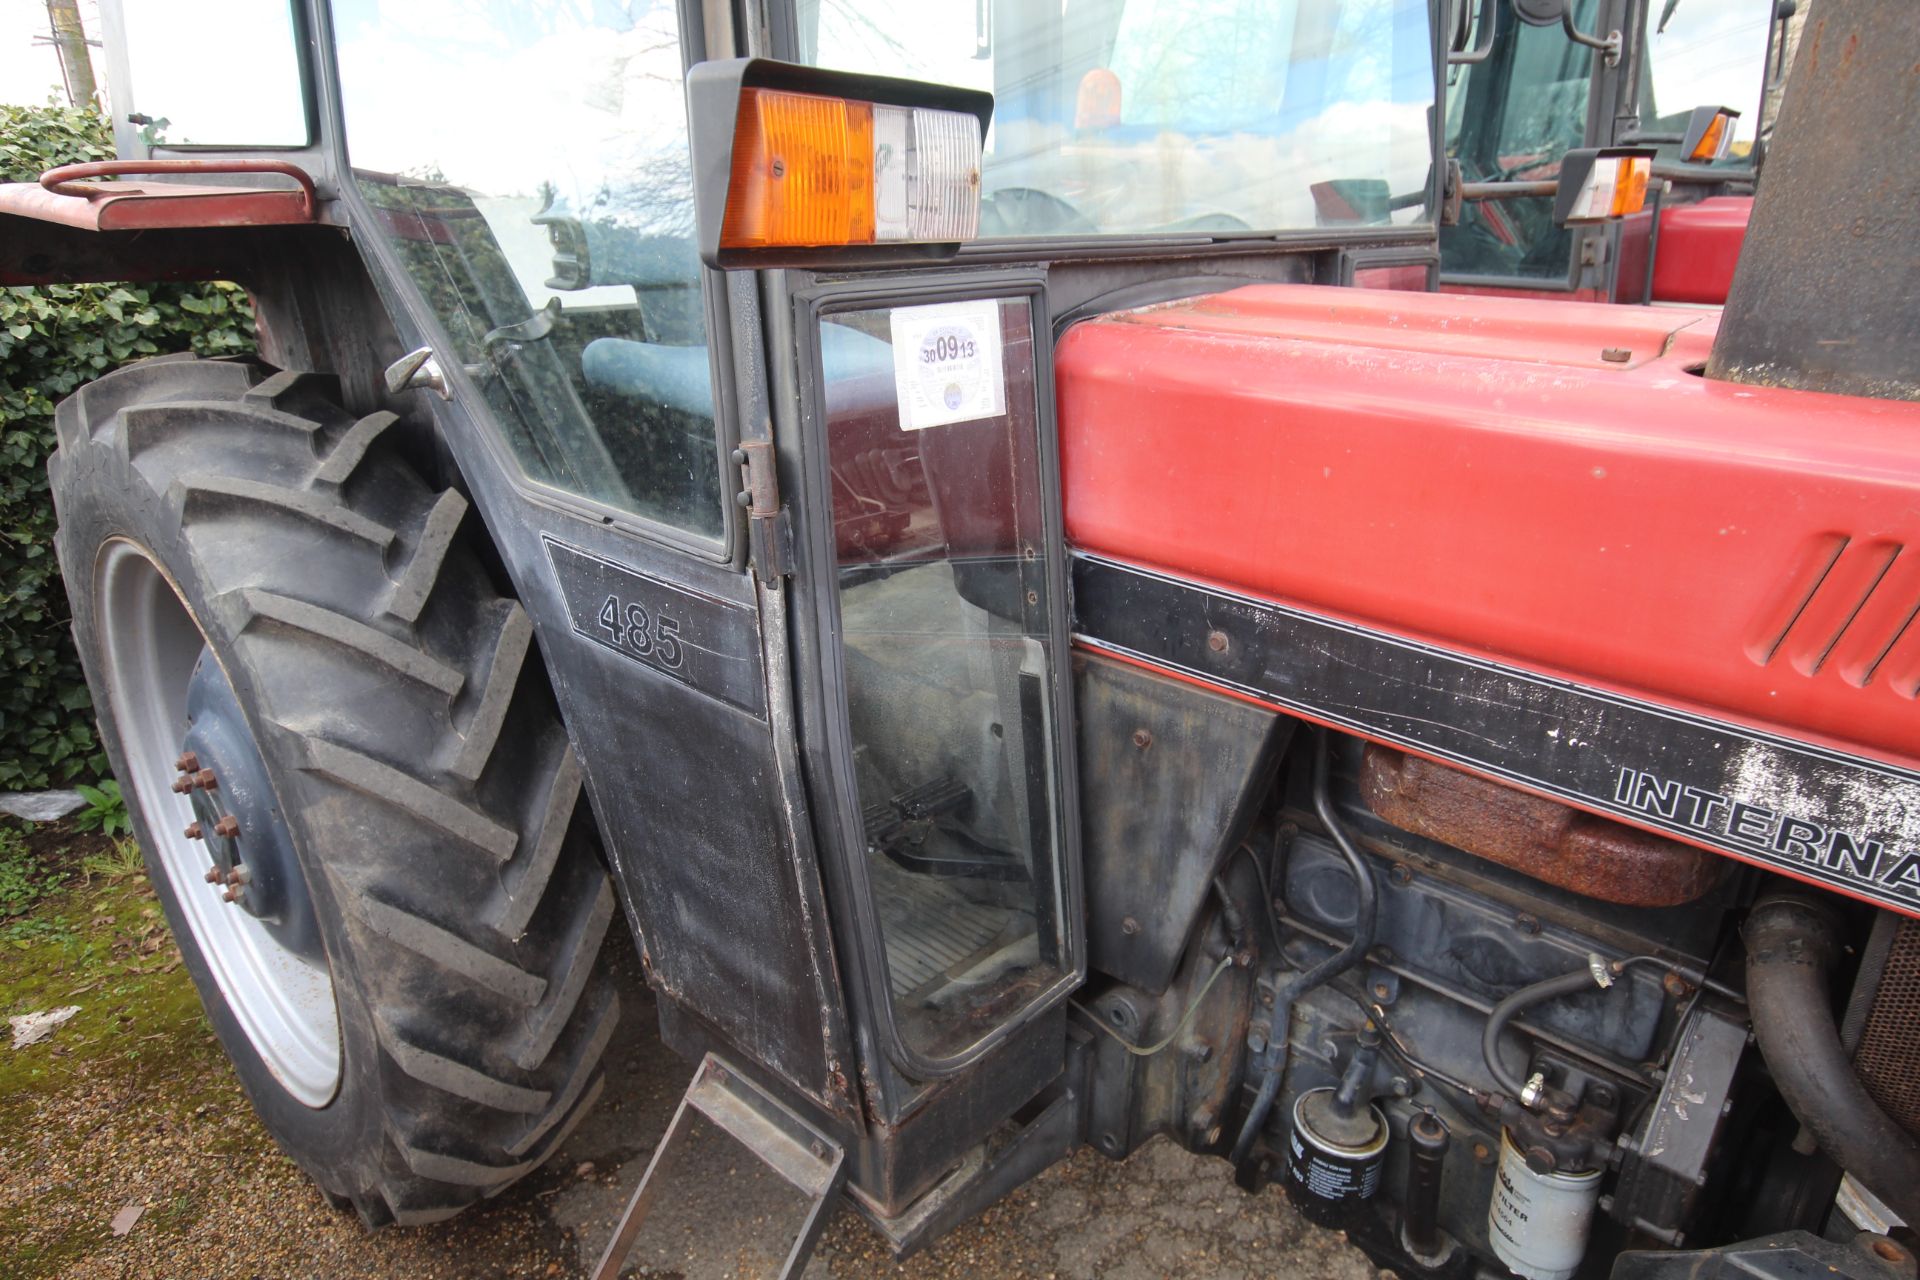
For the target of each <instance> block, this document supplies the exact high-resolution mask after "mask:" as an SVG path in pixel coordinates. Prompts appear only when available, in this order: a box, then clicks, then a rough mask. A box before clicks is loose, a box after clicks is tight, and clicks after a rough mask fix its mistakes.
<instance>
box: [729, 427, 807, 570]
mask: <svg viewBox="0 0 1920 1280" xmlns="http://www.w3.org/2000/svg"><path fill="white" fill-rule="evenodd" d="M733 461H734V463H735V465H737V466H738V467H739V468H740V483H741V485H742V486H743V487H742V488H741V490H740V492H739V493H737V494H735V495H734V498H733V500H734V501H735V502H737V503H738V504H739V505H740V506H741V508H742V509H744V510H745V511H746V513H747V555H748V557H749V558H750V559H751V560H752V562H753V567H754V569H755V571H756V572H758V573H759V575H760V579H761V581H763V582H767V583H770V584H774V585H777V584H778V582H779V580H780V579H781V578H784V577H786V576H787V575H788V574H790V573H792V572H793V523H792V521H791V520H789V519H788V518H787V509H786V508H785V507H783V506H781V505H780V477H779V475H778V473H777V472H776V471H775V469H774V457H773V442H772V441H771V440H747V441H744V442H742V444H741V445H740V447H739V448H738V449H735V450H734V451H733Z"/></svg>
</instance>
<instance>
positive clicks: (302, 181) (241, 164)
mask: <svg viewBox="0 0 1920 1280" xmlns="http://www.w3.org/2000/svg"><path fill="white" fill-rule="evenodd" d="M159 173H197V174H220V173H277V174H280V175H282V176H283V177H288V178H292V179H293V180H294V181H295V182H296V183H298V184H299V186H300V203H301V208H302V211H303V212H304V213H305V214H306V216H307V217H308V218H309V219H310V218H312V217H313V211H314V208H315V207H316V205H317V204H318V202H319V197H318V196H317V195H316V194H315V192H314V189H313V179H312V178H310V177H308V176H307V171H306V170H305V169H302V168H301V167H300V166H299V165H295V164H289V163H287V162H286V161H285V160H240V159H223V160H213V159H208V160H93V161H89V162H87V163H86V164H63V165H61V166H60V167H59V168H57V169H49V170H47V171H46V172H45V173H43V174H41V175H40V185H41V186H42V187H45V188H46V189H47V190H48V191H50V192H52V193H53V194H54V195H58V196H81V197H84V198H87V199H91V198H93V197H95V196H104V195H112V194H113V188H112V187H110V186H96V185H89V184H87V183H86V182H85V181H84V180H85V179H87V178H113V177H132V176H137V175H140V174H159Z"/></svg>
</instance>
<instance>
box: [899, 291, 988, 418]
mask: <svg viewBox="0 0 1920 1280" xmlns="http://www.w3.org/2000/svg"><path fill="white" fill-rule="evenodd" d="M891 319H892V322H893V382H894V390H895V391H896V393H897V394H898V395H899V398H900V429H901V430H902V431H924V430H925V429H926V428H928V427H944V426H946V425H947V424H948V423H952V422H972V421H974V420H975V419H978V418H997V417H999V416H1000V415H1001V414H1004V413H1005V412H1006V411H1007V372H1006V368H1005V366H1004V365H1002V364H1001V361H1000V304H999V303H997V302H995V301H993V300H992V299H990V298H989V299H986V300H983V301H977V302H940V303H935V304H934V305H932V306H928V307H895V308H894V310H893V313H892V316H891Z"/></svg>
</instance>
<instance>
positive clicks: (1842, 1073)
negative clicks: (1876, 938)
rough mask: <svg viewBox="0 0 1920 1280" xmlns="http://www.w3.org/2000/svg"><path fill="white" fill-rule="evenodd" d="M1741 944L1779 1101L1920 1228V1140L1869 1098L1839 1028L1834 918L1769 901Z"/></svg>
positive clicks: (1790, 901) (1757, 1028)
mask: <svg viewBox="0 0 1920 1280" xmlns="http://www.w3.org/2000/svg"><path fill="white" fill-rule="evenodd" d="M1741 936H1742V937H1743V938H1744V939H1745V940H1746V944H1747V1006H1748V1011H1749V1013H1750V1014H1751V1015H1752V1018H1753V1036H1754V1039H1755V1040H1756V1041H1757V1042H1758V1043H1759V1045H1760V1056H1761V1057H1762V1058H1764V1059H1765V1060H1766V1063H1767V1070H1768V1071H1769V1072H1770V1073H1771V1074H1772V1076H1773V1083H1774V1085H1775V1086H1776V1087H1777V1088H1778V1089H1779V1090H1780V1096H1781V1097H1782V1098H1785V1099H1786V1102H1787V1106H1788V1107H1789V1108H1790V1109H1791V1110H1792V1111H1793V1114H1794V1117H1795V1118H1796V1119H1798V1120H1799V1121H1800V1123H1801V1124H1803V1125H1805V1126H1806V1127H1807V1130H1808V1132H1810V1133H1811V1134H1812V1135H1813V1138H1814V1141H1815V1142H1817V1143H1819V1144H1820V1149H1821V1150H1822V1151H1824V1152H1826V1153H1827V1155H1828V1156H1829V1157H1831V1158H1832V1159H1833V1161H1834V1163H1836V1164H1838V1165H1839V1166H1840V1167H1841V1168H1842V1169H1844V1170H1846V1171H1847V1172H1848V1173H1850V1174H1852V1175H1853V1176H1854V1177H1855V1178H1857V1179H1858V1180H1859V1181H1861V1182H1862V1183H1865V1184H1866V1186H1867V1189H1868V1190H1870V1191H1872V1192H1873V1193H1874V1194H1875V1195H1877V1196H1879V1197H1880V1199H1881V1200H1882V1201H1884V1202H1885V1203H1886V1205H1887V1207H1888V1208H1890V1209H1892V1210H1893V1211H1894V1212H1895V1213H1897V1214H1899V1215H1900V1216H1901V1217H1902V1218H1904V1219H1905V1220H1906V1221H1908V1222H1920V1141H1916V1140H1915V1138H1914V1136H1913V1135H1912V1134H1910V1133H1908V1132H1907V1131H1906V1130H1905V1129H1903V1128H1901V1127H1900V1126H1899V1124H1897V1123H1896V1122H1895V1121H1894V1120H1893V1119H1892V1118H1891V1117H1890V1116H1888V1115H1887V1113H1886V1112H1884V1111H1882V1110H1881V1109H1880V1106H1879V1104H1878V1103H1876V1102H1875V1101H1874V1100H1873V1099H1872V1098H1871V1097H1869V1096H1868V1095H1867V1091H1866V1089H1865V1088H1864V1087H1863V1086H1862V1085H1861V1083H1860V1077H1859V1076H1858V1075H1856V1074H1855V1073H1854V1070H1853V1063H1852V1062H1851V1061H1850V1060H1849V1059H1848V1057H1847V1052H1846V1050H1845V1049H1844V1048H1843V1047H1842V1046H1841V1044H1840V1033H1839V1032H1838V1031H1837V1030H1836V1029H1835V1028H1834V1025H1833V1006H1832V1001H1831V998H1830V992H1831V990H1832V986H1831V982H1830V979H1831V976H1832V969H1833V962H1834V960H1835V958H1836V957H1837V956H1838V955H1839V954H1840V942H1839V936H1838V932H1837V929H1836V927H1835V923H1834V920H1833V917H1832V916H1830V915H1829V914H1828V913H1827V912H1826V910H1825V909H1823V908H1821V907H1819V906H1816V905H1815V904H1814V903H1812V902H1809V901H1807V900H1806V899H1803V898H1791V897H1780V898H1767V899H1763V900H1762V901H1761V902H1760V903H1759V904H1758V905H1756V906H1755V907H1754V909H1753V913H1752V914H1751V915H1749V916H1748V917H1747V923H1746V925H1745V927H1744V928H1743V929H1742V930H1741Z"/></svg>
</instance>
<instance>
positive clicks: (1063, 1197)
mask: <svg viewBox="0 0 1920 1280" xmlns="http://www.w3.org/2000/svg"><path fill="white" fill-rule="evenodd" d="M631 965H632V961H631V955H630V953H629V954H628V958H627V960H626V966H627V967H628V968H631ZM173 976H174V977H175V978H179V979H181V980H184V975H180V974H175V975H173ZM652 1026H653V1011H652V1007H651V1002H650V1000H649V998H648V996H647V995H646V993H645V992H644V990H636V991H635V992H634V993H633V995H632V996H630V997H629V998H628V1002H627V1014H626V1017H625V1018H624V1019H623V1025H622V1036H621V1039H620V1040H619V1041H617V1042H616V1044H615V1045H614V1047H613V1049H612V1050H611V1052H610V1053H609V1057H608V1061H609V1062H610V1063H611V1064H613V1067H612V1071H611V1075H610V1080H609V1088H608V1090H607V1093H606V1096H605V1099H604V1100H603V1101H602V1103H601V1105H600V1107H599V1108H598V1109H597V1110H596V1111H595V1112H594V1113H593V1115H592V1117H591V1118H590V1119H589V1120H588V1121H587V1122H586V1123H585V1124H583V1125H581V1126H580V1128H579V1129H578V1130H577V1131H576V1132H575V1134H574V1135H573V1136H572V1137H571V1138H570V1139H569V1141H568V1143H567V1145H566V1147H565V1148H564V1149H563V1150H562V1152H561V1153H560V1155H559V1156H558V1157H557V1158H556V1159H555V1160H554V1161H553V1162H551V1163H550V1164H549V1165H547V1166H546V1167H545V1168H544V1169H542V1170H541V1171H539V1172H537V1173H535V1174H534V1175H533V1176H531V1177H530V1178H528V1179H527V1180H526V1181H524V1182H522V1183H520V1184H519V1185H518V1186H516V1187H514V1188H512V1189H511V1190H509V1191H508V1192H506V1193H505V1194H503V1195H502V1196H500V1197H499V1198H498V1199H497V1200H495V1201H493V1202H491V1203H489V1204H487V1205H484V1206H482V1207H480V1208H478V1209H476V1210H472V1211H469V1212H468V1213H467V1214H464V1215H463V1216H461V1217H460V1218H458V1219H456V1220H454V1221H453V1222H451V1223H447V1224H443V1225H441V1226H437V1227H430V1228H417V1229H394V1230H387V1231H382V1232H376V1233H372V1234H369V1233H368V1232H366V1231H364V1230H363V1229H362V1228H361V1226H360V1224H359V1222H358V1220H357V1219H355V1218H354V1217H353V1216H352V1215H351V1214H346V1213H341V1212H338V1211H335V1210H333V1209H331V1208H329V1207H328V1206H327V1205H326V1203H325V1202H324V1201H323V1200H322V1199H321V1198H320V1196H319V1194H318V1193H317V1192H316V1191H315V1190H314V1188H313V1187H312V1185H311V1184H310V1183H308V1182H307V1180H306V1179H305V1177H304V1176H303V1175H302V1174H301V1173H300V1172H299V1170H298V1169H297V1168H295V1167H294V1165H293V1164H292V1162H291V1161H289V1160H288V1159H287V1158H286V1157H284V1156H282V1155H281V1154H279V1152H278V1151H277V1150H275V1148H274V1147H273V1145H272V1143H271V1141H270V1140H269V1139H267V1137H266V1136H265V1134H264V1132H263V1131H262V1130H261V1129H260V1127H259V1125H258V1123H257V1122H256V1121H255V1119H254V1117H253V1113H252V1111H251V1110H250V1109H249V1108H248V1107H247V1105H246V1102H245V1100H244V1099H243V1098H242V1096H241V1094H240V1091H239V1088H238V1086H237V1085H236V1084H235V1082H234V1079H233V1076H232V1073H231V1072H230V1071H229V1070H228V1068H227V1066H226V1063H225V1059H224V1058H223V1057H222V1056H221V1055H220V1051H219V1047H218V1045H217V1044H216V1043H215V1042H214V1041H213V1038H212V1036H211V1033H210V1032H208V1031H207V1029H206V1027H205V1024H204V1022H203V1021H202V1020H200V1019H199V1018H198V1016H197V1015H193V1014H183V1015H182V1016H181V1018H180V1019H179V1021H178V1023H177V1025H174V1026H171V1027H162V1028H160V1029H158V1030H149V1029H146V1028H138V1030H140V1031H141V1032H142V1034H143V1035H144V1036H145V1041H144V1042H143V1043H144V1044H145V1047H146V1050H147V1052H146V1054H145V1055H144V1060H143V1061H141V1062H134V1063H131V1064H130V1063H128V1062H127V1061H126V1060H125V1058H124V1057H123V1058H120V1059H113V1060H94V1059H87V1060H81V1061H77V1062H75V1061H70V1060H68V1059H65V1058H62V1057H61V1056H58V1055H57V1054H54V1055H52V1056H50V1057H49V1059H48V1066H49V1070H48V1071H47V1072H46V1073H45V1076H44V1081H43V1082H42V1083H40V1084H38V1085H36V1086H35V1087H33V1088H31V1089H29V1090H25V1091H23V1093H24V1094H25V1096H14V1097H4V1096H0V1272H4V1273H8V1274H20V1275H33V1276H55V1275H57V1276H72V1277H168V1278H172V1277H276V1278H277V1277H288V1278H293V1277H301V1278H306V1277H339V1278H341V1280H346V1278H348V1277H396V1278H397V1277H408V1278H409V1280H430V1278H434V1277H445V1278H448V1280H453V1278H458V1280H491V1278H495V1277H498V1278H500V1280H506V1278H508V1277H512V1278H515V1280H518V1278H520V1277H549V1276H552V1277H561V1276H568V1277H571V1276H582V1275H585V1274H586V1272H587V1269H588V1268H590V1267H591V1266H592V1264H593V1262H594V1261H595V1259H596V1257H597V1254H598V1251H599V1249H600V1246H601V1244H602V1242H604V1241H605V1239H606V1238H607V1236H608V1234H609V1233H610V1231H611V1229H612V1221H613V1217H614V1215H615V1214H616V1213H617V1212H618V1211H619V1209H620V1207H621V1206H622V1205H623V1204H624V1203H625V1200H626V1197H627V1194H628V1193H629V1191H630V1190H631V1189H632V1187H633V1185H634V1183H635V1182H637V1181H638V1179H639V1177H640V1174H641V1172H642V1171H643V1170H644V1168H645V1166H646V1158H647V1156H648V1154H649V1153H650V1151H651V1149H652V1146H653V1144H654V1142H655V1141H656V1140H657V1139H658V1137H659V1135H660V1134H661V1133H662V1131H663V1130H664V1129H665V1127H666V1124H667V1122H668V1120H669V1119H670V1118H671V1116H672V1113H673V1109H674V1106H675V1105H676V1103H677V1102H678V1100H679V1096H680V1093H681V1090H682V1089H683V1088H684V1087H685V1084H686V1081H687V1079H688V1078H689V1076H690V1074H691V1072H690V1068H689V1067H688V1065H687V1064H686V1063H684V1062H682V1061H681V1060H679V1059H678V1058H676V1057H674V1056H673V1055H672V1054H671V1053H669V1052H668V1051H667V1050H666V1049H665V1048H664V1047H662V1046H661V1045H660V1044H659V1043H658V1041H657V1040H656V1039H655V1037H654V1035H653V1032H652ZM132 1033H133V1029H129V1031H128V1035H129V1036H131V1035H132ZM57 1048H58V1037H57V1036H56V1038H55V1041H53V1042H50V1044H49V1045H41V1046H36V1047H35V1050H49V1051H50V1053H51V1051H52V1050H53V1049H57ZM0 1052H5V1050H4V1049H0ZM22 1052H30V1051H26V1050H23V1051H22ZM75 1056H76V1057H78V1056H79V1055H75ZM701 1150H702V1151H703V1153H704V1154H703V1156H702V1158H701V1161H700V1167H698V1168H697V1169H691V1170H689V1171H687V1172H688V1175H689V1176H688V1177H687V1179H686V1180H685V1181H684V1182H682V1183H681V1184H680V1185H681V1186H683V1187H685V1192H684V1194H681V1195H678V1196H676V1197H674V1198H673V1199H672V1200H670V1201H668V1202H665V1203H664V1204H663V1206H662V1209H661V1210H660V1211H659V1212H658V1213H657V1214H656V1216H655V1218H654V1219H653V1220H652V1221H651V1222H650V1224H649V1227H648V1230H647V1232H646V1234H645V1235H643V1237H642V1240H641V1243H640V1248H639V1249H638V1250H637V1251H636V1253H635V1255H634V1260H633V1267H632V1270H631V1271H630V1273H629V1274H633V1275H643V1276H662V1277H664V1276H683V1277H689V1278H695V1277H709V1276H714V1277H718V1276H746V1275H755V1274H768V1275H770V1274H772V1269H771V1268H767V1267H765V1265H764V1260H762V1259H757V1258H756V1257H755V1255H754V1254H753V1252H752V1250H751V1249H750V1248H749V1247H747V1246H746V1245H745V1244H744V1243H742V1242H743V1241H745V1240H746V1239H747V1238H748V1234H749V1233H748V1231H747V1230H745V1229H743V1227H742V1225H741V1223H740V1221H739V1220H740V1219H742V1218H749V1219H751V1218H761V1217H766V1216H769V1215H770V1214H773V1213H775V1212H776V1211H778V1210H781V1209H783V1208H785V1207H786V1206H785V1205H784V1204H783V1203H782V1202H781V1200H780V1197H779V1195H778V1194H769V1193H767V1192H766V1191H765V1190H764V1188H757V1187H756V1186H755V1185H754V1182H755V1179H756V1178H757V1177H758V1172H757V1171H758V1165H757V1162H755V1161H753V1160H752V1159H751V1158H749V1157H745V1156H744V1154H743V1153H740V1152H739V1151H738V1149H737V1148H735V1149H729V1148H728V1147H726V1146H725V1145H724V1144H721V1143H718V1142H715V1143H709V1144H706V1145H705V1146H704V1147H703V1148H701ZM128 1205H138V1206H141V1207H142V1208H143V1213H142V1215H141V1217H140V1218H139V1220H138V1221H137V1222H136V1223H135V1224H134V1226H133V1228H132V1230H131V1231H130V1232H128V1233H127V1234H126V1235H125V1236H124V1237H121V1238H116V1237H114V1236H113V1235H112V1233H111V1231H110V1228H109V1223H110V1221H111V1220H112V1218H113V1217H114V1215H115V1214H116V1213H118V1212H119V1211H120V1210H121V1209H122V1208H123V1207H125V1206H128ZM9 1258H11V1259H12V1262H11V1263H10V1264H9V1262H8V1259H9ZM808 1275H809V1276H810V1277H813V1278H814V1280H852V1278H853V1277H868V1276H889V1277H916V1278H927V1280H931V1278H933V1277H967V1278H968V1280H980V1278H982V1277H996V1276H1047V1277H1063V1278H1071V1280H1093V1278H1094V1277H1100V1278H1102V1280H1134V1278H1144V1277H1203V1276H1204V1277H1210V1278H1213V1277H1255V1276H1271V1275H1285V1276H1288V1277H1298V1278H1299V1280H1376V1276H1377V1273H1376V1272H1375V1271H1374V1269H1373V1268H1372V1267H1371V1266H1370V1265H1369V1263H1368V1262H1367V1261H1366V1259H1365V1258H1364V1257H1363V1256H1362V1255H1361V1254H1360V1253H1359V1252H1358V1251H1356V1250H1354V1249H1351V1248H1349V1247H1348V1246H1347V1245H1346V1244H1345V1243H1344V1242H1343V1241H1342V1240H1341V1238H1340V1237H1339V1236H1337V1235H1335V1234H1333V1233H1330V1232H1326V1231H1323V1230H1320V1229H1319V1228H1316V1227H1313V1226H1311V1225H1309V1224H1307V1223H1306V1222H1304V1221H1303V1220H1301V1219H1300V1218H1299V1217H1298V1215H1296V1214H1295V1213H1293V1212H1292V1210H1291V1209H1290V1208H1289V1207H1288V1206H1287V1204H1286V1202H1285V1200H1284V1199H1283V1197H1282V1196H1281V1195H1280V1194H1279V1192H1278V1191H1276V1190H1269V1191H1268V1192H1266V1193H1265V1194H1263V1195H1260V1196H1255V1197H1249V1196H1244V1195H1242V1194H1240V1193H1239V1192H1238V1191H1237V1190H1235V1189H1234V1187H1233V1185H1232V1182H1231V1180H1230V1179H1229V1177H1228V1174H1227V1169H1226V1165H1225V1164H1224V1163H1222V1162H1220V1161H1218V1160H1202V1159H1199V1158H1197V1157H1194V1156H1191V1155H1189V1154H1187V1153H1186V1152H1184V1151H1182V1150H1180V1149H1179V1148H1178V1147H1176V1146H1174V1145H1172V1144H1170V1143H1166V1142H1157V1143H1154V1144H1152V1145H1150V1146H1148V1147H1146V1148H1144V1149H1142V1150H1141V1151H1139V1152H1137V1153H1136V1154H1135V1155H1134V1156H1133V1158H1132V1159H1130V1160H1128V1161H1126V1162H1125V1163H1120V1164H1116V1163H1114V1162H1112V1161H1109V1160H1106V1159H1104V1158H1101V1157H1098V1156H1096V1155H1094V1154H1093V1153H1092V1152H1091V1151H1082V1152H1081V1153H1080V1154H1079V1155H1077V1156H1076V1157H1074V1158H1073V1159H1071V1160H1069V1161H1066V1162H1065V1163H1063V1164H1061V1165H1059V1166H1056V1167H1055V1168H1053V1169H1052V1170H1049V1171H1048V1172H1047V1173H1046V1174H1044V1175H1042V1176H1041V1177H1040V1178H1038V1179H1036V1180H1035V1181H1034V1182H1033V1183H1031V1184H1030V1185H1029V1186H1027V1187H1026V1188H1024V1189H1023V1190H1021V1191H1020V1192H1018V1193H1016V1194H1015V1195H1014V1196H1012V1197H1010V1198H1009V1199H1008V1200H1006V1201H1005V1202H1003V1203H1002V1204H1001V1205H999V1206H997V1207H996V1208H994V1209H993V1210H991V1211H990V1212H989V1213H988V1214H986V1215H985V1216H984V1217H982V1218H980V1219H978V1220H976V1221H974V1222H972V1223H969V1224H968V1225H966V1226H964V1227H962V1228H960V1229H959V1230H957V1231H955V1232H953V1233H952V1234H950V1235H949V1236H948V1237H947V1238H945V1239H944V1240H942V1241H941V1242H940V1243H938V1244H937V1245H935V1246H934V1247H932V1248H930V1249H928V1250H927V1251H925V1252H923V1253H922V1254H920V1255H918V1256H916V1257H915V1258H913V1259H911V1260H909V1261H908V1262H907V1263H905V1264H896V1263H894V1262H893V1261H892V1260H891V1259H890V1258H889V1256H888V1254H887V1251H886V1247H885V1245H884V1244H883V1243H882V1241H881V1240H880V1238H879V1237H878V1236H877V1235H875V1234H874V1233H873V1231H872V1230H871V1229H870V1228H869V1227H868V1226H867V1225H866V1224H865V1223H864V1222H863V1221H862V1220H861V1219H860V1218H859V1217H857V1216H856V1215H855V1214H853V1213H852V1212H851V1211H848V1210H845V1209H842V1210H840V1211H838V1212H837V1213H836V1214H835V1215H834V1217H833V1219H832V1221H831V1222H830V1223H829V1225H828V1227H827V1229H826V1232H825V1234H824V1236H823V1239H822V1241H821V1245H820V1248H819V1250H818V1252H817V1253H816V1255H815V1260H814V1263H813V1265H812V1267H811V1268H809V1270H808Z"/></svg>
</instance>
